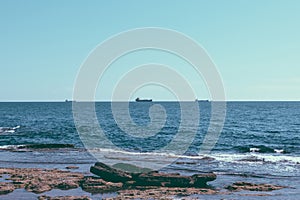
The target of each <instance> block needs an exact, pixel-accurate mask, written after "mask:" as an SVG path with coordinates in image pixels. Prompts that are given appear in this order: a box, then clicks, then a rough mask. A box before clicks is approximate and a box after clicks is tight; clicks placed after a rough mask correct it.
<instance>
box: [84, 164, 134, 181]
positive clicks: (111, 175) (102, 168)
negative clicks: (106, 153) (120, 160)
mask: <svg viewBox="0 0 300 200" xmlns="http://www.w3.org/2000/svg"><path fill="white" fill-rule="evenodd" d="M90 171H91V173H93V174H96V175H98V176H100V177H101V178H102V179H104V180H106V181H110V182H126V181H130V180H131V179H132V176H131V174H130V173H129V172H125V171H121V170H118V169H114V168H112V167H109V166H108V165H106V164H104V163H101V162H97V163H96V164H95V166H92V167H91V169H90Z"/></svg>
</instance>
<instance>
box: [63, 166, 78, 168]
mask: <svg viewBox="0 0 300 200" xmlns="http://www.w3.org/2000/svg"><path fill="white" fill-rule="evenodd" d="M66 169H79V167H77V166H67V167H66Z"/></svg>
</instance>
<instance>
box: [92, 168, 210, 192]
mask: <svg viewBox="0 0 300 200" xmlns="http://www.w3.org/2000/svg"><path fill="white" fill-rule="evenodd" d="M90 171H91V172H92V173H93V174H96V175H98V176H100V177H101V178H102V179H104V180H105V181H109V182H121V183H124V184H125V185H126V186H127V187H130V186H157V187H205V186H206V184H207V182H208V181H213V180H215V179H216V175H215V174H214V173H204V174H195V175H193V176H183V175H180V174H177V173H170V174H167V173H161V172H157V171H152V172H146V173H130V172H125V171H121V170H118V169H114V168H112V167H110V166H108V165H105V164H104V163H100V162H97V163H96V164H95V166H92V167H91V170H90Z"/></svg>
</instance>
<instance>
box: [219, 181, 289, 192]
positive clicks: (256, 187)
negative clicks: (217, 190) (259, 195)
mask: <svg viewBox="0 0 300 200" xmlns="http://www.w3.org/2000/svg"><path fill="white" fill-rule="evenodd" d="M283 188H285V187H284V186H279V185H271V184H255V183H248V182H236V183H233V184H232V185H229V186H227V187H226V188H225V189H228V190H231V191H240V190H249V191H272V190H280V189H283Z"/></svg>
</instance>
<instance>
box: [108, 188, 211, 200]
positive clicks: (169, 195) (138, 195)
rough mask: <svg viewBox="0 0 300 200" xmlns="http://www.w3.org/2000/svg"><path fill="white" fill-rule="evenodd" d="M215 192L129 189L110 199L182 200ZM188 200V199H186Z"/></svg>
mask: <svg viewBox="0 0 300 200" xmlns="http://www.w3.org/2000/svg"><path fill="white" fill-rule="evenodd" d="M216 193H217V191H215V190H212V189H207V188H167V187H159V188H151V189H143V190H138V189H131V190H121V191H119V192H118V196H117V197H115V198H112V199H116V200H117V199H174V198H175V197H180V199H184V198H182V197H184V196H187V197H188V196H190V195H194V194H198V195H201V194H207V195H208V194H216ZM188 199H189V198H188Z"/></svg>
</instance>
